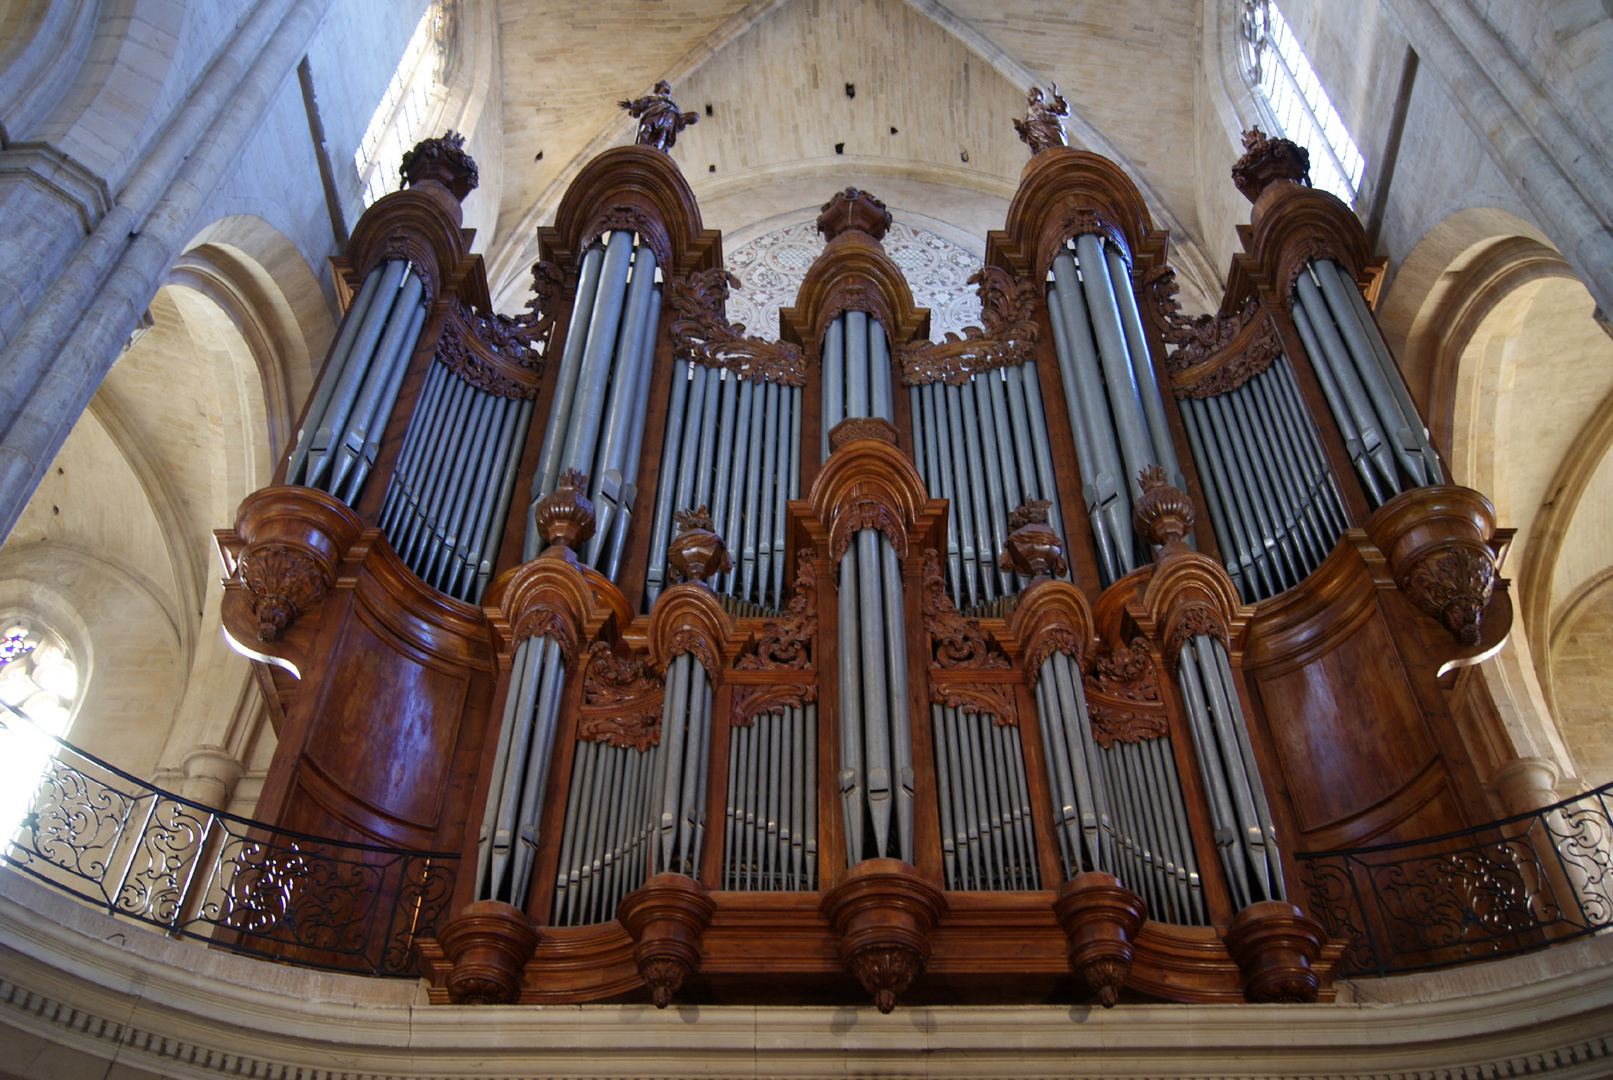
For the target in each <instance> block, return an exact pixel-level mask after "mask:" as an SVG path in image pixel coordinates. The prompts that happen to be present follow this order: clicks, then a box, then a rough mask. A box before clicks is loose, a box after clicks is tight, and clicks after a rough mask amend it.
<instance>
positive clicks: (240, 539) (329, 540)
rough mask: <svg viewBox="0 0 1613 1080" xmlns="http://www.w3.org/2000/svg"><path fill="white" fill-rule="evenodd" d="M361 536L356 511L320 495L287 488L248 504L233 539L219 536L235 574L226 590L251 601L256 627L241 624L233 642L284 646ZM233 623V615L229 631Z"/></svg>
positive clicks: (258, 495)
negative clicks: (289, 632) (288, 632)
mask: <svg viewBox="0 0 1613 1080" xmlns="http://www.w3.org/2000/svg"><path fill="white" fill-rule="evenodd" d="M362 531H363V525H362V523H361V522H360V521H359V519H358V517H357V516H356V515H354V513H353V512H352V510H350V509H349V508H348V507H347V506H346V505H344V504H343V503H341V502H339V501H338V500H336V499H334V498H332V497H331V496H329V495H326V494H325V493H324V492H321V491H318V490H315V489H313V488H306V487H301V486H297V485H290V484H287V485H280V486H277V487H268V488H263V489H262V490H260V491H256V492H254V493H253V494H251V495H249V496H247V497H246V499H245V500H243V501H242V503H241V507H240V510H239V511H238V512H237V513H236V518H235V529H234V530H233V532H231V531H225V530H220V531H219V533H218V543H219V550H220V552H221V553H222V554H223V555H224V556H225V559H226V569H227V570H228V571H229V573H230V581H229V582H227V583H226V584H227V585H238V586H239V587H240V588H241V589H242V590H243V591H244V592H245V593H246V596H247V600H248V603H249V604H250V609H251V613H252V620H253V621H252V624H251V626H250V628H248V627H246V626H241V625H239V624H236V625H235V626H234V627H232V634H233V635H234V636H235V637H236V638H237V640H250V639H253V638H255V639H257V640H258V641H260V642H273V641H278V640H279V639H280V637H281V636H282V635H283V634H284V633H285V632H286V630H287V629H289V628H290V626H291V625H292V623H293V622H295V621H296V619H297V618H298V617H299V616H301V615H303V614H306V613H307V612H308V611H310V610H312V609H313V608H314V607H315V606H316V605H317V604H318V603H319V602H320V601H321V600H323V599H324V597H325V595H326V593H328V592H329V591H330V588H331V585H332V583H333V582H334V581H335V580H336V570H337V567H338V566H339V565H340V564H341V561H342V559H343V558H344V557H345V556H346V554H347V552H348V551H349V550H350V549H351V548H352V547H353V545H354V544H356V543H357V542H358V539H359V535H360V533H361V532H362ZM231 621H232V620H231V619H230V617H229V614H228V612H226V616H225V622H226V626H230V623H231Z"/></svg>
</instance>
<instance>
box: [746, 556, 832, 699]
mask: <svg viewBox="0 0 1613 1080" xmlns="http://www.w3.org/2000/svg"><path fill="white" fill-rule="evenodd" d="M762 628H763V629H762V636H761V638H760V639H758V640H757V642H756V651H755V652H754V653H751V654H750V655H748V656H741V657H740V658H739V662H738V663H737V664H735V665H734V666H735V667H738V668H740V669H742V670H745V671H765V670H769V669H775V668H789V669H792V670H796V671H806V670H810V669H811V668H812V655H813V646H814V644H815V642H816V640H817V636H818V572H817V569H816V567H815V566H814V565H813V562H812V549H811V548H803V549H802V550H801V551H799V552H797V553H796V556H795V590H794V594H793V595H792V596H791V597H790V603H789V606H788V607H786V608H785V609H784V613H783V614H782V615H781V616H780V617H779V618H777V619H769V620H768V621H767V622H765V623H763V624H762Z"/></svg>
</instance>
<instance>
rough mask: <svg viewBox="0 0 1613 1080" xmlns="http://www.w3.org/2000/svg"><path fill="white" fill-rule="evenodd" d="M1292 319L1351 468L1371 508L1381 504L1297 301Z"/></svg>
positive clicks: (1363, 449) (1344, 406)
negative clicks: (1366, 494)
mask: <svg viewBox="0 0 1613 1080" xmlns="http://www.w3.org/2000/svg"><path fill="white" fill-rule="evenodd" d="M1293 316H1294V329H1295V330H1296V331H1298V332H1299V337H1300V341H1301V342H1302V343H1303V344H1304V346H1305V354H1306V355H1307V356H1309V357H1311V370H1312V371H1313V372H1315V373H1316V381H1317V383H1318V384H1319V385H1320V386H1321V388H1322V396H1323V397H1324V398H1326V399H1327V410H1328V412H1329V413H1331V414H1332V415H1333V422H1334V423H1335V424H1336V425H1337V427H1338V429H1339V438H1340V439H1342V440H1343V442H1344V449H1345V452H1346V453H1347V454H1348V455H1349V457H1350V464H1352V465H1354V466H1355V471H1356V472H1357V473H1358V474H1360V476H1361V480H1362V482H1363V483H1364V484H1365V485H1366V488H1367V492H1368V494H1369V496H1370V497H1371V499H1372V501H1373V504H1374V505H1376V504H1378V503H1381V502H1383V501H1384V499H1385V498H1386V496H1385V495H1384V494H1383V488H1382V486H1381V483H1380V481H1379V479H1378V472H1377V470H1376V469H1375V468H1374V467H1373V465H1372V462H1371V461H1370V460H1369V459H1368V458H1367V455H1366V447H1365V446H1364V445H1363V444H1362V442H1361V433H1360V431H1358V430H1357V429H1356V426H1355V419H1354V417H1353V416H1352V414H1351V412H1350V407H1349V405H1348V404H1347V403H1346V402H1345V400H1344V392H1343V391H1342V390H1340V389H1339V386H1338V383H1337V382H1336V381H1334V379H1333V372H1332V368H1331V367H1330V366H1329V364H1328V362H1327V357H1326V356H1325V355H1324V354H1323V352H1322V345H1321V342H1320V341H1318V340H1317V338H1316V333H1315V331H1314V330H1313V329H1312V327H1311V321H1310V317H1309V316H1307V315H1306V314H1305V304H1304V302H1303V301H1301V300H1299V299H1298V298H1297V297H1296V299H1295V301H1294V306H1293Z"/></svg>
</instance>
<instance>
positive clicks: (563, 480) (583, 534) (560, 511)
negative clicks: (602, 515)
mask: <svg viewBox="0 0 1613 1080" xmlns="http://www.w3.org/2000/svg"><path fill="white" fill-rule="evenodd" d="M587 489H588V478H587V477H586V476H584V475H583V474H582V472H581V471H580V470H578V469H562V470H560V483H559V486H557V487H556V488H555V489H554V491H553V492H551V493H550V495H549V497H548V498H546V499H544V500H543V501H542V502H540V503H538V505H537V508H536V509H535V510H534V512H533V521H534V522H535V523H536V525H537V527H538V535H539V536H542V537H543V539H544V542H545V543H548V544H559V545H561V546H563V547H567V548H570V549H571V550H573V551H575V550H576V549H577V548H579V547H581V546H582V544H583V543H585V542H586V541H587V540H588V538H589V537H590V536H593V535H594V504H593V503H592V502H590V501H589V500H588V496H587V495H585V494H583V492H585V491H586V490H587Z"/></svg>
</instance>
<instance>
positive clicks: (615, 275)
mask: <svg viewBox="0 0 1613 1080" xmlns="http://www.w3.org/2000/svg"><path fill="white" fill-rule="evenodd" d="M648 251H649V246H648V245H644V246H642V247H640V248H639V250H638V253H637V258H633V259H632V261H633V262H636V261H638V258H645V257H647V258H648V259H649V270H650V273H648V274H643V275H641V276H640V277H639V278H638V280H639V281H640V282H648V281H650V280H652V278H653V271H654V262H655V256H654V254H653V253H650V254H648V255H647V256H646V255H645V253H646V252H648ZM634 255H635V253H634V251H633V244H632V240H631V234H629V233H626V232H615V233H612V234H611V238H610V243H609V244H608V245H607V246H606V248H605V265H604V267H603V268H602V269H601V271H600V278H599V293H598V295H597V296H596V297H595V298H594V310H593V312H592V313H591V314H590V315H589V319H588V342H587V344H586V345H584V346H583V354H582V370H581V371H579V372H578V375H577V389H576V395H575V398H574V400H573V401H572V406H571V413H570V414H569V415H568V416H567V417H566V440H565V443H564V444H563V446H562V449H561V451H560V467H561V468H563V469H566V468H570V469H578V470H581V471H582V472H583V473H588V474H591V473H593V471H594V455H595V452H596V451H597V450H598V446H599V428H600V424H601V422H602V421H603V419H604V410H603V408H602V406H603V403H604V401H605V391H606V389H607V388H608V386H609V384H610V378H611V373H612V370H613V369H614V368H615V367H616V364H615V363H613V360H614V359H615V353H616V346H617V337H618V334H617V330H618V327H619V325H620V323H621V321H622V313H623V308H624V306H625V300H626V296H627V291H628V290H627V285H628V282H627V276H628V271H629V268H630V257H632V256H634ZM644 288H648V286H647V285H646V286H644ZM635 291H637V290H635ZM640 297H641V298H640V299H639V300H638V302H639V303H640V304H642V303H643V302H644V301H643V299H642V294H640ZM590 480H592V476H590ZM551 490H552V489H551Z"/></svg>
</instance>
